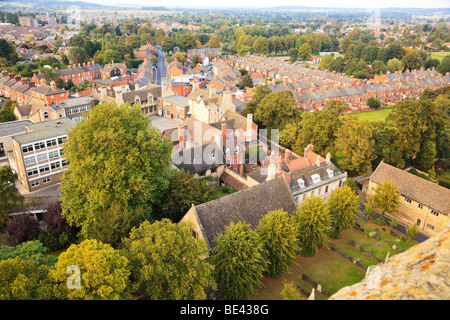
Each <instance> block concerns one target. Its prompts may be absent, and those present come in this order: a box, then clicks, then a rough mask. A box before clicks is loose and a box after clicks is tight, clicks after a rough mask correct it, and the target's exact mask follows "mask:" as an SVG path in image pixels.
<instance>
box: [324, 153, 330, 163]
mask: <svg viewBox="0 0 450 320" xmlns="http://www.w3.org/2000/svg"><path fill="white" fill-rule="evenodd" d="M325 160H326V161H327V163H330V161H331V153H329V152H328V153H327V157H326V158H325Z"/></svg>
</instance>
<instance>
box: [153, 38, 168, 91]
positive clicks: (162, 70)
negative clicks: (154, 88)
mask: <svg viewBox="0 0 450 320" xmlns="http://www.w3.org/2000/svg"><path fill="white" fill-rule="evenodd" d="M155 48H156V51H157V52H158V68H157V70H156V79H155V80H156V81H155V82H156V84H158V85H161V78H163V77H165V76H166V72H167V67H166V58H165V56H164V52H163V51H162V49H161V47H160V46H159V45H157V46H155Z"/></svg>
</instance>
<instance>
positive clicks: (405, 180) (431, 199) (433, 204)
mask: <svg viewBox="0 0 450 320" xmlns="http://www.w3.org/2000/svg"><path fill="white" fill-rule="evenodd" d="M370 180H371V181H373V182H375V183H378V184H382V183H383V182H384V181H388V180H391V181H392V182H393V183H394V184H395V185H396V186H397V187H398V189H399V192H400V194H402V195H403V196H406V197H408V198H410V199H412V200H414V201H417V202H419V203H421V204H424V205H426V206H427V207H430V208H431V209H434V210H436V211H439V212H440V213H442V214H447V215H448V214H449V213H450V200H449V199H450V189H447V188H444V187H442V186H440V185H438V184H436V183H433V182H431V181H428V180H425V179H423V178H420V177H418V176H416V175H413V174H411V173H409V172H406V171H403V170H401V169H398V168H396V167H393V166H391V165H389V164H387V163H385V162H383V161H382V162H381V163H380V164H379V165H378V167H377V169H376V170H375V171H374V172H373V173H372V175H371V177H370Z"/></svg>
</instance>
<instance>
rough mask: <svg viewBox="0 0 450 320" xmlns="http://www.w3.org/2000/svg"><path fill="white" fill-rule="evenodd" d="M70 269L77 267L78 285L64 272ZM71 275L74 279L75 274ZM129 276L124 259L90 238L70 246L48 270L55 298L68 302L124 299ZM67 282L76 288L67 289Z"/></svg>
mask: <svg viewBox="0 0 450 320" xmlns="http://www.w3.org/2000/svg"><path fill="white" fill-rule="evenodd" d="M70 266H77V267H78V268H79V276H81V279H80V283H77V282H76V278H72V277H71V276H70V274H68V273H67V270H70V269H68V268H69V267H70ZM73 276H74V277H76V276H77V273H76V271H75V273H74V274H73ZM129 276H130V271H129V269H128V260H127V258H125V257H124V256H122V255H120V254H119V252H118V251H117V250H115V249H114V248H113V247H111V246H110V245H109V244H103V243H101V242H98V241H97V240H94V239H92V240H84V241H83V242H81V243H80V244H77V245H75V244H73V245H71V246H70V247H69V248H68V249H67V250H66V251H64V252H62V253H61V254H60V255H59V257H58V261H57V262H56V264H55V269H53V270H51V271H50V277H51V278H52V280H53V281H54V283H55V290H54V291H55V296H56V298H58V299H68V300H79V299H84V300H121V299H128V298H130V292H129V291H130V280H129ZM71 280H72V282H69V281H71ZM73 280H75V281H73ZM68 283H70V284H72V285H74V286H76V285H78V284H79V286H80V288H79V289H71V288H69V287H68V285H67V284H68Z"/></svg>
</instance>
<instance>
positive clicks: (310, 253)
mask: <svg viewBox="0 0 450 320" xmlns="http://www.w3.org/2000/svg"><path fill="white" fill-rule="evenodd" d="M300 254H301V255H302V256H303V257H305V258H309V257H314V256H315V254H316V250H314V248H311V247H304V248H302V249H301V250H300Z"/></svg>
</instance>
